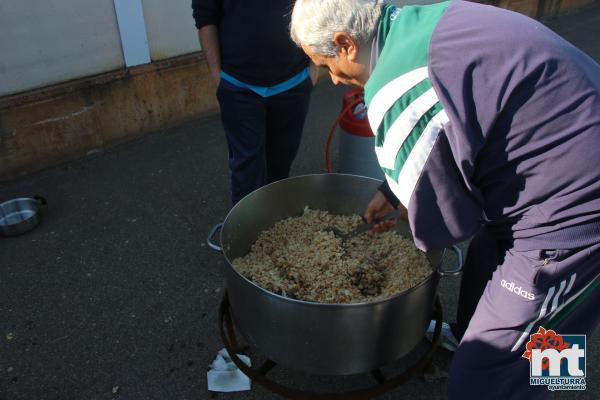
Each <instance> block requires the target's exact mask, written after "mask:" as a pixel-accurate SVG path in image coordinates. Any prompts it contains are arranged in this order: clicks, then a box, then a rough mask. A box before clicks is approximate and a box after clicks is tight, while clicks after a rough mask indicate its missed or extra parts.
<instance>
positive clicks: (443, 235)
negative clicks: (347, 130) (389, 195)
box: [407, 132, 482, 250]
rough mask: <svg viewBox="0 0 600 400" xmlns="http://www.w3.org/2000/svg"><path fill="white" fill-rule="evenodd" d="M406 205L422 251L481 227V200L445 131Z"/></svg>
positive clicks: (438, 247)
mask: <svg viewBox="0 0 600 400" xmlns="http://www.w3.org/2000/svg"><path fill="white" fill-rule="evenodd" d="M407 208H408V221H409V224H410V228H411V230H412V233H413V237H414V240H415V245H416V246H417V247H418V248H420V249H421V250H430V249H440V248H444V247H448V246H450V245H453V244H456V243H459V242H461V241H463V240H466V239H468V238H469V237H471V236H472V235H473V234H474V233H475V232H477V230H479V228H480V226H481V216H482V206H481V199H479V196H478V194H477V193H475V192H473V191H472V190H469V189H467V188H466V186H465V184H464V180H463V179H462V176H461V175H460V173H459V171H458V168H457V166H456V164H455V163H454V158H453V157H452V153H451V150H450V146H449V143H448V139H447V138H446V135H445V134H444V132H440V134H439V136H438V138H437V140H436V143H435V145H434V146H433V149H432V151H431V153H430V155H429V158H428V159H427V162H426V164H425V167H424V169H423V171H422V173H421V175H420V177H419V180H418V182H417V184H416V185H415V189H414V191H413V193H412V195H411V197H410V201H409V203H408V207H407Z"/></svg>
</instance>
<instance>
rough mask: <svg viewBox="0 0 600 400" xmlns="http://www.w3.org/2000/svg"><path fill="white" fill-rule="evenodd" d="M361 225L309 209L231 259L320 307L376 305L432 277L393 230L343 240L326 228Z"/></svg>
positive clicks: (263, 282) (421, 257)
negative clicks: (365, 303)
mask: <svg viewBox="0 0 600 400" xmlns="http://www.w3.org/2000/svg"><path fill="white" fill-rule="evenodd" d="M361 223H362V219H361V217H360V216H358V215H353V216H343V215H334V214H330V213H328V212H327V211H322V210H311V209H309V208H308V207H306V208H305V209H304V213H303V214H302V215H301V216H299V217H290V218H286V219H284V220H282V221H279V222H277V223H276V224H275V225H274V226H273V227H272V228H270V229H268V230H265V231H263V232H262V233H261V234H260V236H259V237H258V239H257V241H256V242H255V243H254V245H252V249H251V251H250V253H248V254H247V255H246V256H244V257H240V258H237V259H235V260H233V265H234V266H235V268H236V269H237V270H238V271H239V272H240V273H241V274H242V275H244V276H245V277H246V278H248V279H250V280H251V281H253V282H255V283H256V284H257V285H259V286H261V287H263V288H265V289H267V290H269V291H271V292H274V293H277V294H280V295H283V296H287V297H290V298H294V299H299V300H307V301H314V302H319V303H356V302H367V301H375V300H380V299H384V298H387V297H390V296H392V295H394V294H396V293H398V292H401V291H403V290H406V289H409V288H411V287H413V286H415V285H416V284H418V283H420V282H421V281H423V280H424V279H425V278H426V277H427V276H429V274H431V267H430V266H429V263H428V261H427V258H426V257H425V254H424V253H423V252H421V251H420V250H418V249H417V248H416V247H415V245H414V244H413V243H412V241H410V240H408V239H406V238H404V237H402V236H400V235H399V234H397V233H396V232H394V231H387V232H383V233H379V234H377V235H372V236H371V235H368V234H367V233H364V234H361V235H359V236H357V237H354V238H351V239H348V240H345V241H342V239H341V238H338V237H336V236H335V235H334V233H333V232H330V231H326V230H325V228H326V227H329V226H334V227H336V228H338V229H340V230H341V231H342V232H350V231H351V230H353V229H354V228H356V227H358V226H359V225H360V224H361Z"/></svg>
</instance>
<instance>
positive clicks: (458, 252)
mask: <svg viewBox="0 0 600 400" xmlns="http://www.w3.org/2000/svg"><path fill="white" fill-rule="evenodd" d="M447 250H451V251H453V252H454V254H456V260H457V266H456V267H455V268H452V269H442V268H441V265H440V267H438V272H439V273H440V275H441V276H457V275H460V273H461V272H462V268H463V263H464V257H463V252H462V250H461V249H460V247H458V246H452V247H448V249H447Z"/></svg>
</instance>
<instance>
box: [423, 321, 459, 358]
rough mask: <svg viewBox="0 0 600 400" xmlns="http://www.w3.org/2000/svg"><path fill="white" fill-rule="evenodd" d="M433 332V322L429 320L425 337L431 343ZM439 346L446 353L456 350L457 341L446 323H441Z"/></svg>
mask: <svg viewBox="0 0 600 400" xmlns="http://www.w3.org/2000/svg"><path fill="white" fill-rule="evenodd" d="M434 331H435V320H431V322H430V323H429V327H428V328H427V332H425V337H426V338H427V340H429V341H430V342H431V340H432V339H433V332H434ZM440 346H442V347H443V348H445V349H446V350H448V351H452V352H455V351H456V349H457V348H458V340H456V337H454V334H453V333H452V329H450V325H448V324H447V323H446V322H442V334H441V335H440Z"/></svg>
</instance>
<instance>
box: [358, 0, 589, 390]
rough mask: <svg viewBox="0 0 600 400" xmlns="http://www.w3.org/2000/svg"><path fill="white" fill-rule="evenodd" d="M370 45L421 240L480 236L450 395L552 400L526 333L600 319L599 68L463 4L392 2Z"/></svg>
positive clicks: (524, 21)
mask: <svg viewBox="0 0 600 400" xmlns="http://www.w3.org/2000/svg"><path fill="white" fill-rule="evenodd" d="M414 27H423V29H416V28H414ZM373 46H374V49H375V50H374V51H372V57H371V68H372V71H371V76H370V79H369V82H367V85H366V86H365V101H366V103H367V106H368V107H369V121H370V123H371V126H372V128H373V131H374V132H376V152H377V155H378V158H379V161H380V164H381V165H382V168H383V170H384V172H385V174H386V178H387V183H386V184H387V186H388V187H389V189H391V191H392V192H393V193H394V194H395V196H396V197H397V198H398V199H400V201H401V202H402V203H403V204H404V206H406V207H407V208H408V213H409V223H410V226H411V228H412V230H413V234H414V239H415V243H416V244H417V246H419V247H420V248H422V249H427V248H440V247H445V246H448V245H451V244H455V243H457V242H459V241H462V240H464V239H467V238H469V237H472V236H473V235H474V234H475V237H474V239H473V241H472V242H471V245H470V248H469V254H468V257H467V262H466V265H465V269H464V276H463V281H462V287H461V294H460V300H459V310H458V323H457V332H456V333H457V334H458V336H462V341H461V344H460V346H459V349H458V351H457V352H456V354H455V357H454V359H453V364H452V368H451V374H450V382H449V396H450V398H451V399H514V398H524V399H525V398H526V399H532V398H538V397H539V398H544V397H546V396H548V395H549V393H551V392H549V391H548V389H547V388H546V387H544V386H532V385H530V364H529V360H527V359H526V358H523V357H522V356H521V355H522V354H523V352H524V349H525V345H526V343H527V342H528V341H529V335H531V334H533V333H535V332H536V331H537V330H538V327H539V326H543V327H545V328H547V329H550V328H551V329H554V330H556V332H557V333H559V334H587V335H591V334H592V333H593V331H594V329H595V328H596V327H597V325H598V323H599V321H600V313H599V312H598V311H597V309H598V308H600V289H596V287H597V286H598V285H599V284H600V66H599V65H598V64H597V63H596V62H595V61H593V60H592V59H591V58H590V57H589V56H587V55H586V54H584V53H583V52H581V51H580V50H578V49H577V48H575V47H574V46H572V45H571V44H569V43H568V42H566V41H565V40H563V39H562V38H560V37H559V36H557V35H556V34H554V33H553V32H552V31H550V30H549V29H547V28H546V27H544V26H543V25H542V24H540V23H538V22H536V21H534V20H532V19H530V18H527V17H525V16H523V15H520V14H517V13H513V12H510V11H506V10H502V9H499V8H495V7H490V6H484V5H480V4H474V3H470V2H463V1H453V2H450V3H444V4H436V5H431V6H422V7H418V6H406V7H403V8H401V9H396V8H395V7H393V6H390V5H387V6H385V7H384V11H383V13H382V17H381V20H380V23H379V29H378V32H377V35H376V38H375V39H374V44H373ZM418 46H420V47H418ZM406 58H410V60H409V61H406Z"/></svg>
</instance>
